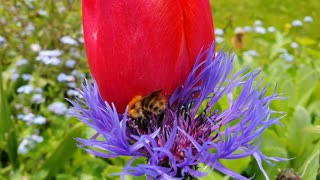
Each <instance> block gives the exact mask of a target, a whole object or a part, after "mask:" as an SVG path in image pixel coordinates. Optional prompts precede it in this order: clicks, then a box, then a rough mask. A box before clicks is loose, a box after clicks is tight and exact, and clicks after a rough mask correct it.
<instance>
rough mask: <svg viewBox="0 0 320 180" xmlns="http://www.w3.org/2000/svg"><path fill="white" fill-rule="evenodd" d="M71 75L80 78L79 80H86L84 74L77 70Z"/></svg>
mask: <svg viewBox="0 0 320 180" xmlns="http://www.w3.org/2000/svg"><path fill="white" fill-rule="evenodd" d="M71 75H73V76H75V77H78V78H84V74H83V73H82V72H80V71H77V70H73V71H72V72H71Z"/></svg>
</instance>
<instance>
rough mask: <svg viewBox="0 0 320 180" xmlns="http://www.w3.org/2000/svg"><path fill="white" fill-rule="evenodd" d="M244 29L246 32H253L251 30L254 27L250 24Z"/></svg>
mask: <svg viewBox="0 0 320 180" xmlns="http://www.w3.org/2000/svg"><path fill="white" fill-rule="evenodd" d="M243 30H244V32H251V31H252V27H250V26H245V27H244V28H243Z"/></svg>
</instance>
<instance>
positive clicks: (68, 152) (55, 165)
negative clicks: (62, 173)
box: [43, 123, 82, 178]
mask: <svg viewBox="0 0 320 180" xmlns="http://www.w3.org/2000/svg"><path fill="white" fill-rule="evenodd" d="M81 126H82V123H78V124H76V125H75V126H74V127H73V128H72V129H71V130H70V132H69V133H68V134H67V135H66V136H65V138H64V139H63V140H62V141H61V143H60V144H59V145H58V146H57V148H56V149H55V151H54V152H53V153H52V154H51V156H50V157H49V158H48V159H47V161H46V162H45V163H44V165H43V169H45V170H47V171H48V172H49V173H48V177H47V178H51V177H52V176H54V175H55V173H56V172H57V170H59V168H62V167H63V166H64V165H65V163H66V162H67V161H68V160H69V159H70V157H71V156H72V155H73V154H74V152H75V151H76V150H77V146H76V141H75V140H74V138H75V137H78V136H80V130H81Z"/></svg>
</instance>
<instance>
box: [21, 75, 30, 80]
mask: <svg viewBox="0 0 320 180" xmlns="http://www.w3.org/2000/svg"><path fill="white" fill-rule="evenodd" d="M31 78H32V74H22V79H23V80H25V81H29V80H30V79H31Z"/></svg>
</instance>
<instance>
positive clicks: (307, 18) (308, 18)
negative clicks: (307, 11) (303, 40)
mask: <svg viewBox="0 0 320 180" xmlns="http://www.w3.org/2000/svg"><path fill="white" fill-rule="evenodd" d="M303 21H304V22H307V23H310V22H312V21H313V19H312V17H311V16H306V17H304V19H303Z"/></svg>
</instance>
